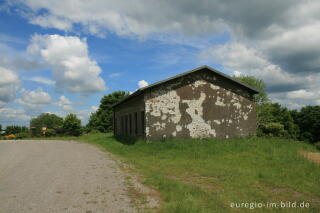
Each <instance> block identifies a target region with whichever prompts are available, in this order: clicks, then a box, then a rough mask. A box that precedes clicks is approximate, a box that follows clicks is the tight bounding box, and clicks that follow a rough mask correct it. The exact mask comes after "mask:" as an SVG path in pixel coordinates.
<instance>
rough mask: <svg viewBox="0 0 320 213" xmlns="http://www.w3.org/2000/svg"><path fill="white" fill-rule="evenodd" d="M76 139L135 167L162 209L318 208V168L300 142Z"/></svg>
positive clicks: (206, 212)
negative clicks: (276, 205)
mask: <svg viewBox="0 0 320 213" xmlns="http://www.w3.org/2000/svg"><path fill="white" fill-rule="evenodd" d="M80 140H82V141H86V142H87V143H92V144H96V145H99V146H101V147H103V148H104V149H106V150H107V151H110V152H112V153H114V154H116V155H118V156H121V157H122V158H123V159H124V160H125V161H126V162H127V163H129V164H132V165H134V166H135V168H136V169H137V171H138V172H141V173H142V174H144V176H145V183H146V184H147V185H150V186H153V187H155V188H156V189H157V190H159V191H160V193H161V198H162V201H163V203H162V209H161V211H162V212H177V213H180V212H192V213H193V212H195V213H197V212H199V213H200V212H201V213H209V212H210V213H211V212H233V211H237V212H247V211H250V210H249V209H247V208H239V209H232V208H231V207H230V203H231V202H237V203H239V202H263V203H267V202H280V201H299V202H300V201H306V202H310V204H311V207H310V208H308V209H298V210H297V211H298V212H320V166H319V165H318V164H315V163H313V162H310V161H309V160H307V159H305V158H303V157H302V156H301V155H300V154H299V152H300V151H302V150H305V151H313V152H316V150H315V148H314V147H312V146H310V145H308V144H305V143H302V142H295V141H288V140H284V139H278V138H271V139H270V138H269V139H264V138H254V137H253V138H235V139H226V140H221V139H206V140H185V139H184V140H178V139H176V140H168V141H165V142H160V141H158V142H146V141H142V140H140V141H137V142H136V143H135V144H132V145H124V144H122V143H119V142H118V141H116V140H115V139H114V138H113V136H112V135H106V134H95V135H89V136H83V137H80ZM265 210H266V209H256V210H255V211H265ZM268 210H270V211H275V212H291V211H292V210H293V209H290V208H274V209H268Z"/></svg>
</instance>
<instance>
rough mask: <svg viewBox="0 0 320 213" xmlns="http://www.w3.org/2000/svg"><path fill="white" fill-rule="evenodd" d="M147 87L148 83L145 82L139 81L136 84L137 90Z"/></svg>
mask: <svg viewBox="0 0 320 213" xmlns="http://www.w3.org/2000/svg"><path fill="white" fill-rule="evenodd" d="M148 85H149V84H148V82H146V81H145V80H141V81H139V82H138V86H139V88H142V87H146V86H148Z"/></svg>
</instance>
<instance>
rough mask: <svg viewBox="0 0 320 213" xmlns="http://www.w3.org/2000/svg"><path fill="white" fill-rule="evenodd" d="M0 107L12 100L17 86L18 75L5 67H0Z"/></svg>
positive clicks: (18, 82)
mask: <svg viewBox="0 0 320 213" xmlns="http://www.w3.org/2000/svg"><path fill="white" fill-rule="evenodd" d="M0 76H1V77H0V107H1V105H2V106H4V104H5V103H7V102H9V101H12V100H13V99H14V98H15V96H16V92H17V90H18V88H19V84H20V81H19V76H18V75H17V74H16V73H15V72H13V71H11V70H8V69H6V68H3V67H0Z"/></svg>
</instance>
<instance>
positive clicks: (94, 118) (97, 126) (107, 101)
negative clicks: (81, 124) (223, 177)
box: [87, 91, 129, 132]
mask: <svg viewBox="0 0 320 213" xmlns="http://www.w3.org/2000/svg"><path fill="white" fill-rule="evenodd" d="M128 95H129V93H127V92H124V91H115V92H113V93H111V94H108V95H105V96H104V97H103V98H102V99H101V101H100V106H99V109H98V110H97V112H95V113H92V114H91V116H90V119H89V122H88V125H87V127H88V129H90V130H98V131H100V132H112V130H113V125H112V123H113V110H112V105H114V104H115V103H117V102H119V101H120V100H122V99H124V98H126V97H127V96H128Z"/></svg>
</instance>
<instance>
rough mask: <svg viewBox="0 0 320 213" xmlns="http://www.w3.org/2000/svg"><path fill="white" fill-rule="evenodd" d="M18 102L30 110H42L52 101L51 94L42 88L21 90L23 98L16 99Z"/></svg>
mask: <svg viewBox="0 0 320 213" xmlns="http://www.w3.org/2000/svg"><path fill="white" fill-rule="evenodd" d="M16 103H18V104H22V105H24V106H26V107H27V108H29V109H30V110H41V109H42V108H43V107H44V106H46V105H48V104H51V103H52V98H51V96H50V95H49V94H48V93H47V92H44V91H43V90H42V89H40V88H39V89H37V90H31V91H30V90H25V89H22V91H21V98H18V99H17V100H16Z"/></svg>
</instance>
